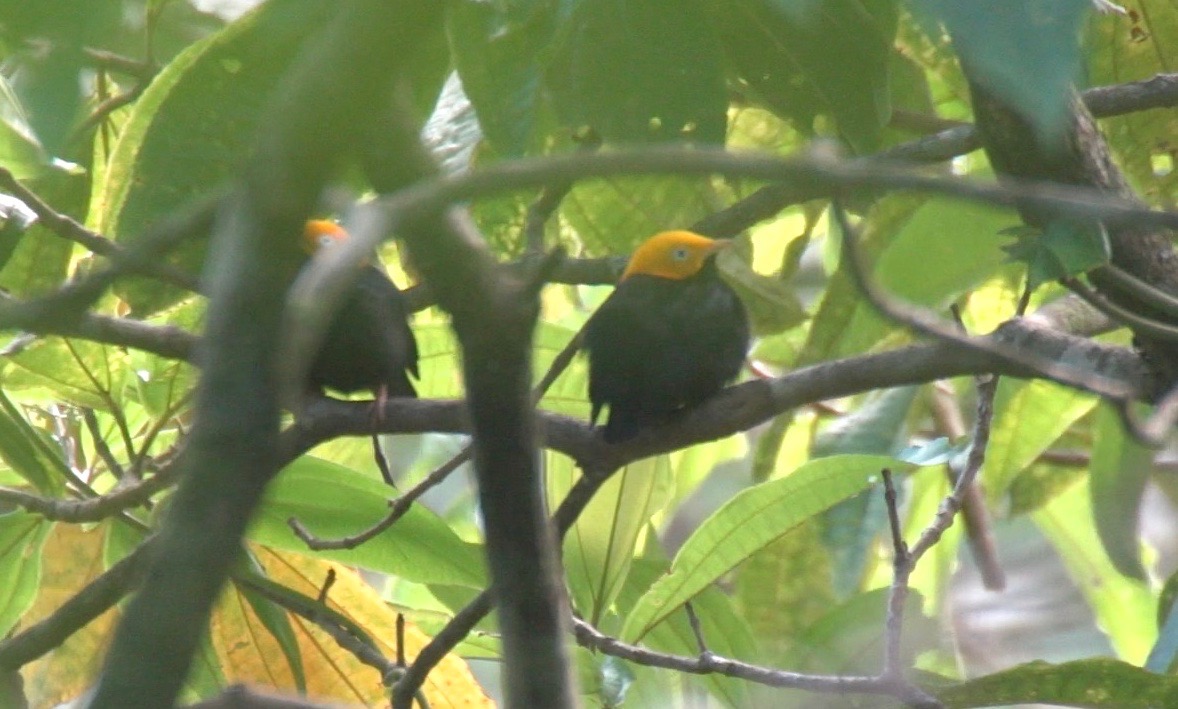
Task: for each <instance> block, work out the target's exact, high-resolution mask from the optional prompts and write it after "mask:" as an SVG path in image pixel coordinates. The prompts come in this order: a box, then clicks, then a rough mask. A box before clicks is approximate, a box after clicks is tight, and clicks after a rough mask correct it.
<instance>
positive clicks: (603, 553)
mask: <svg viewBox="0 0 1178 709" xmlns="http://www.w3.org/2000/svg"><path fill="white" fill-rule="evenodd" d="M545 469H546V472H547V475H546V478H547V480H548V500H549V502H548V505H549V508H551V509H556V507H557V506H558V505H559V504H560V501H561V500H563V499H564V497H565V496H566V495H567V494H568V491H569V489H570V488H571V487H572V485H573V483H574V482H575V480H576V478H577V471H576V467H575V465H574V463H573V461H572V460H571V459H570V458H567V457H565V456H562V455H560V454H558V453H554V452H551V451H549V452H547V453H546V455H545ZM672 482H673V481H672V476H671V463H670V459H669V456H665V455H661V456H656V457H654V458H646V459H644V460H640V461H637V462H634V463H631V464H629V465H627V466H626V467H624V468H622V469H621V470H620V471H618V472H617V473H615V474H614V475H612V476H611V477H610V479H609V480H607V481H606V482H605V484H604V485H602V486H601V488H600V489H599V490H598V491H597V492H596V493H595V494H594V495H593V500H592V501H591V502H590V503H589V506H588V507H587V508H586V509H585V511H584V512H583V513H582V514H581V516H580V517H578V518H577V522H576V524H574V525H573V527H572V529H570V530H569V531H568V534H566V535H565V538H564V554H563V556H562V561H563V563H564V567H565V572H566V573H567V574H568V583H569V588H570V591H571V593H572V595H573V597H574V599H575V600H576V602H577V610H578V611H579V612H580V613H581V615H583V616H584V617H585V618H587V619H588V620H589V622H590V623H593V624H595V625H596V624H597V623H598V621H599V620H600V618H601V616H602V614H603V613H604V612H605V611H606V609H608V608H609V607H610V606H611V605H612V604H613V601H614V598H615V597H616V596H617V594H618V592H619V591H620V590H621V588H622V583H623V582H624V581H625V579H626V574H627V573H629V570H630V564H631V562H632V561H633V559H634V553H635V547H636V545H637V543H638V540H639V538H640V537H641V535H643V534H644V532H645V531H646V529H647V525H648V523H649V522H650V519H651V517H652V516H653V515H654V514H656V513H657V512H659V511H660V510H662V509H663V508H664V507H665V506H666V504H667V502H668V500H670V498H671V491H672Z"/></svg>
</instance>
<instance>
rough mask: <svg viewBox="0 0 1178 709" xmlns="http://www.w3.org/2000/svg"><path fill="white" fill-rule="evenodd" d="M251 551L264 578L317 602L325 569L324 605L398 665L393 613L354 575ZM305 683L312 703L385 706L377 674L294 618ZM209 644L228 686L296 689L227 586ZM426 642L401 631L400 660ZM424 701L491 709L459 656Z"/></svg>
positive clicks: (286, 555)
mask: <svg viewBox="0 0 1178 709" xmlns="http://www.w3.org/2000/svg"><path fill="white" fill-rule="evenodd" d="M254 552H255V554H256V556H257V559H258V561H259V563H261V564H262V566H263V567H264V568H265V570H266V574H267V575H268V577H269V578H270V579H271V580H272V581H274V582H276V583H280V584H282V585H283V586H286V587H288V588H290V589H292V590H294V591H297V592H299V593H301V594H303V595H305V596H310V597H316V596H317V595H318V594H319V590H320V588H321V587H322V585H323V581H324V579H325V578H326V577H327V574H328V572H329V570H334V572H335V582H334V583H333V584H332V586H331V589H330V591H329V593H328V598H327V600H328V604H329V606H330V607H331V608H332V610H335V611H337V612H339V613H340V614H342V615H344V616H346V617H347V618H349V619H350V620H352V622H354V623H356V624H357V625H358V626H359V627H360V628H362V629H363V630H365V631H366V632H367V633H368V634H369V635H370V636H371V637H372V638H373V639H374V640H375V641H376V643H377V646H378V649H379V650H380V652H381V653H382V654H383V655H384V656H385V657H387V658H389V659H395V658H396V656H397V652H396V646H395V644H396V622H397V613H396V611H394V610H393V609H392V608H390V607H389V606H388V605H387V604H386V603H385V602H384V601H383V600H382V599H381V597H380V594H379V593H377V591H376V590H375V589H373V588H372V587H371V586H369V585H368V584H366V583H365V582H364V580H363V579H362V578H361V577H360V575H359V574H358V573H356V572H355V571H353V570H352V569H351V568H349V567H347V566H343V565H341V564H335V563H331V562H327V561H322V560H319V559H315V558H313V557H308V556H302V555H300V554H294V553H290V552H280V551H276V550H274V549H270V548H268V547H263V546H255V547H254ZM291 625H292V627H293V628H294V635H295V638H296V640H297V642H298V645H299V652H300V654H301V656H302V660H303V669H304V671H305V677H306V687H307V695H308V696H310V697H314V698H315V699H317V700H333V699H334V700H337V701H343V702H347V703H349V704H362V705H365V706H385V705H387V703H388V690H387V689H386V688H385V687H384V686H383V685H382V684H381V677H380V674H379V673H378V672H377V671H376V670H375V669H373V668H372V667H369V666H367V665H364V664H362V663H360V661H359V660H357V659H356V657H355V656H354V655H352V654H351V653H349V652H348V651H347V650H344V649H343V648H341V647H340V646H339V645H338V644H337V643H336V642H335V640H333V639H332V638H331V636H329V635H328V634H327V633H326V632H324V631H323V630H321V629H320V628H319V627H318V626H316V625H314V624H313V623H311V622H309V621H307V620H306V619H304V618H301V617H294V616H292V617H291ZM212 636H213V646H214V648H215V649H216V653H217V657H218V659H219V661H220V663H221V667H222V671H223V672H224V673H225V677H226V679H227V680H228V681H229V682H246V683H256V684H262V685H266V686H267V687H272V688H274V689H276V690H278V691H283V692H292V693H293V692H294V691H295V689H296V687H295V684H294V678H293V675H292V673H291V670H290V667H289V666H288V665H287V664H286V659H285V656H284V655H283V653H282V651H281V648H280V647H279V645H278V642H277V641H276V640H275V639H274V637H273V636H271V635H270V634H269V632H268V631H266V630H265V628H263V626H262V622H261V620H259V618H258V617H257V615H256V614H255V613H254V610H253V608H252V607H250V605H249V604H248V603H247V602H246V601H245V599H244V597H242V595H241V594H240V593H239V592H238V591H236V590H235V589H233V588H230V589H229V590H228V591H227V592H226V593H225V595H224V596H223V597H222V599H221V601H220V603H219V604H218V605H217V609H216V612H215V614H214V616H213V624H212ZM428 641H429V637H428V636H426V635H425V634H424V633H422V632H421V631H420V630H418V629H417V627H416V626H414V625H412V624H410V623H406V625H405V655H406V658H407V659H408V660H409V661H412V659H413V658H414V657H415V656H416V655H417V653H418V652H419V651H420V650H421V648H422V647H423V646H424V645H425V644H426V643H427V642H428ZM424 691H425V695H426V697H427V699H428V700H429V703H430V706H432V707H483V706H486V707H489V706H492V705H491V701H490V700H489V699H488V698H487V696H486V695H485V694H484V693H483V690H482V688H481V687H480V686H479V685H478V683H477V682H476V681H475V679H474V677H473V676H472V675H471V673H470V669H469V668H468V667H467V665H466V663H465V662H463V661H462V660H461V659H460V658H459V657H457V656H456V655H450V656H449V657H446V658H445V659H444V660H442V662H440V663H439V664H438V666H437V667H436V668H435V669H434V670H433V672H431V673H430V676H429V680H428V681H427V682H426V684H425V688H424Z"/></svg>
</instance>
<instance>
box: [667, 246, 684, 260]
mask: <svg viewBox="0 0 1178 709" xmlns="http://www.w3.org/2000/svg"><path fill="white" fill-rule="evenodd" d="M687 256H688V253H687V249H684V248H678V249H675V250H674V251H672V252H671V258H673V259H675V260H676V261H686V260H687Z"/></svg>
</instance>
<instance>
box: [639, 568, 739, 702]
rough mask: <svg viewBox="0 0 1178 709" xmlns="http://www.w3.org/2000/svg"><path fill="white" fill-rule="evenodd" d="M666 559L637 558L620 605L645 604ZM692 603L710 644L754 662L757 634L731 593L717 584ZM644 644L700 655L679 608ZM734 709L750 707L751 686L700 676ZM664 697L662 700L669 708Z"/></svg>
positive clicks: (700, 680) (720, 651)
mask: <svg viewBox="0 0 1178 709" xmlns="http://www.w3.org/2000/svg"><path fill="white" fill-rule="evenodd" d="M667 572H668V569H667V562H666V561H665V560H662V559H650V558H641V559H635V560H634V565H633V567H632V568H631V570H630V578H629V579H627V581H626V585H625V588H624V589H623V590H622V593H620V594H619V595H618V607H619V608H620V609H623V617H624V610H625V609H628V608H636V607H637V606H639V605H640V604H641V602H642V601H641V599H642V598H644V597H645V596H643V595H642V592H643V589H646V588H649V587H650V586H651V584H652V583H657V581H656V579H659V578H660V576H661V577H662V578H666V574H667ZM691 605H692V607H693V608H694V610H695V613H696V617H698V618H699V621H700V626H701V628H700V629H701V633H702V634H703V637H704V641H705V642H706V643H707V645H708V648H709V649H710V650H711V651H712V652H715V653H717V654H719V655H722V656H724V657H731V658H735V659H738V660H744V661H745V662H753V661H755V660H756V659H757V657H756V643H755V642H754V641H753V636H752V632H751V630H750V629H749V626H748V624H747V623H746V622H745V620H744V618H742V617H741V615H740V614H738V613H737V612H736V610H735V609H734V608H733V606H732V602H731V601H730V600H729V598H728V596H726V595H724V594H723V593H721V592H720V591H719V590H718V589H716V588H705V589H703V591H702V592H701V593H700V594H699V595H697V596H696V597H695V598H692V599H691ZM643 644H644V645H646V646H648V647H650V648H652V649H654V650H658V651H660V652H668V653H674V654H677V655H686V656H691V657H694V656H696V655H698V654H699V643H698V641H697V640H696V638H695V633H694V632H692V630H691V625H690V624H689V623H688V620H687V613H686V612H685V611H680V612H678V613H674V614H673V615H671V616H670V617H668V618H666V619H665V620H664V621H663V622H661V623H659V624H658V625H657V626H655V627H654V628H653V629H652V630H651V631H650V633H649V634H647V635H646V637H644V638H643ZM695 681H696V682H698V683H699V684H700V685H702V686H703V687H705V688H707V690H708V691H709V692H710V693H711V694H712V696H713V697H715V698H716V699H718V700H720V701H721V702H722V703H723V704H724V705H725V706H729V707H748V706H751V704H750V703H749V684H748V683H747V682H745V681H743V680H738V679H734V678H732V677H724V676H722V675H719V674H710V675H705V676H704V677H700V678H698V679H696V680H695ZM665 702H666V699H665V695H664V698H663V702H662V703H661V704H655V705H654V706H666V704H665Z"/></svg>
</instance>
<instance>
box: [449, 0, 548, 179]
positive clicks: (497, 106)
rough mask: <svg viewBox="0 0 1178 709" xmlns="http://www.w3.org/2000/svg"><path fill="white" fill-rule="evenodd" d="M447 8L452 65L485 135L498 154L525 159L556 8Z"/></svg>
mask: <svg viewBox="0 0 1178 709" xmlns="http://www.w3.org/2000/svg"><path fill="white" fill-rule="evenodd" d="M448 9H449V14H448V15H447V17H446V20H447V32H448V34H449V38H450V48H451V52H452V53H453V56H454V63H455V64H456V65H457V67H458V74H459V76H461V77H462V87H463V89H464V90H465V91H466V95H467V96H469V97H470V101H471V103H472V104H474V107H475V111H476V112H477V113H478V117H479V124H480V125H481V126H482V129H483V132H484V133H485V134H486V136H487V138H488V140H489V141H490V142H491V144H492V145H493V146H495V148H496V149H497V150H498V151H499V153H501V154H503V155H505V156H518V155H522V154H523V153H524V151H525V150H526V149H527V147H528V144H529V142H530V141H531V138H532V130H533V127H534V125H535V120H536V112H537V111H538V110H539V106H540V101H541V98H542V95H541V90H542V88H543V80H544V67H543V63H542V59H543V52H544V50H546V49H547V47H548V43H549V42H550V41H551V39H552V34H553V30H554V29H555V17H554V16H553V15H554V13H553V9H554V8H553V4H552V3H549V2H536V1H534V0H523V1H520V0H517V1H515V2H509V3H489V2H476V1H475V0H462V1H461V2H456V3H451V4H450V5H449V7H448Z"/></svg>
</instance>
